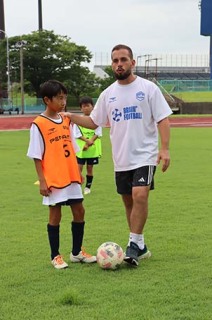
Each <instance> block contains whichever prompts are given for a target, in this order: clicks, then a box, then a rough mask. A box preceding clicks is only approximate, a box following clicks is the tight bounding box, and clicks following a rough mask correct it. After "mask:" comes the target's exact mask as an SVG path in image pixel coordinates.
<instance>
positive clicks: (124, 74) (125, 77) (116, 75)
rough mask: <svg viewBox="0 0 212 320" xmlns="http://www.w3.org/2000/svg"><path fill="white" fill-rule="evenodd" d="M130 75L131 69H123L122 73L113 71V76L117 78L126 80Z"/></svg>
mask: <svg viewBox="0 0 212 320" xmlns="http://www.w3.org/2000/svg"><path fill="white" fill-rule="evenodd" d="M130 75H131V69H129V70H127V71H125V72H124V73H116V72H114V76H115V78H116V79H117V80H126V79H127V78H128V77H129V76H130Z"/></svg>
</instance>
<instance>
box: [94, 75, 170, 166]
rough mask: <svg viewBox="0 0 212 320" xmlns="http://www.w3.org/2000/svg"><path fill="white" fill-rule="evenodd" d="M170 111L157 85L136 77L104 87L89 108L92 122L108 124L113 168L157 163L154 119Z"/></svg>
mask: <svg viewBox="0 0 212 320" xmlns="http://www.w3.org/2000/svg"><path fill="white" fill-rule="evenodd" d="M171 113H172V111H171V109H170V107H169V105H168V103H167V102H166V100H165V98H164V96H163V94H162V93H161V91H160V89H159V88H158V87H157V86H156V85H155V84H154V83H153V82H151V81H148V80H146V79H143V78H140V77H136V79H135V80H134V81H133V82H131V83H130V84H127V85H120V84H119V83H118V81H116V82H114V83H113V84H112V85H110V86H109V87H108V88H107V89H106V90H104V91H103V92H102V93H101V95H100V96H99V99H98V100H97V102H96V105H95V107H94V109H93V111H92V112H91V115H90V116H91V119H92V120H93V122H94V123H95V124H96V125H98V126H101V127H104V126H106V125H108V124H109V125H110V139H111V144H112V154H113V162H114V169H115V171H128V170H133V169H136V168H139V167H141V166H146V165H156V161H157V154H158V129H157V123H158V122H159V121H161V120H162V119H164V118H166V117H168V116H169V115H170V114H171Z"/></svg>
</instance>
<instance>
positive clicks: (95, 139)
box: [73, 97, 102, 195]
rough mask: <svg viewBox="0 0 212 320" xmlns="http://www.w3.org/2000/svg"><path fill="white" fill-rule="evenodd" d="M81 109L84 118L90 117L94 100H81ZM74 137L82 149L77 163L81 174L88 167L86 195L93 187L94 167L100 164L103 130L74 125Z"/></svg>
mask: <svg viewBox="0 0 212 320" xmlns="http://www.w3.org/2000/svg"><path fill="white" fill-rule="evenodd" d="M79 104H80V108H81V111H82V113H83V115H84V116H90V113H91V111H92V110H93V107H94V105H93V100H92V98H90V97H83V98H81V99H80V103H79ZM73 132H74V136H75V138H76V141H77V144H78V146H79V147H80V151H79V152H77V162H78V165H79V168H80V172H81V173H82V171H83V166H84V165H85V164H87V165H86V185H85V189H84V194H85V195H86V194H89V193H90V192H91V185H92V181H93V166H94V165H96V164H98V163H99V157H101V154H102V150H101V139H100V137H101V136H102V128H101V127H98V128H96V129H95V130H93V129H87V128H84V127H81V126H77V125H76V124H74V126H73Z"/></svg>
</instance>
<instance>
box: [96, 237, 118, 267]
mask: <svg viewBox="0 0 212 320" xmlns="http://www.w3.org/2000/svg"><path fill="white" fill-rule="evenodd" d="M96 259H97V263H98V265H99V266H100V268H102V269H111V270H116V269H118V268H119V266H120V264H121V263H122V262H123V260H124V252H123V250H122V248H121V247H120V246H119V245H118V244H117V243H115V242H104V243H103V244H101V246H100V247H99V248H98V249H97V254H96Z"/></svg>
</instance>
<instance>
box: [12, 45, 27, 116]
mask: <svg viewBox="0 0 212 320" xmlns="http://www.w3.org/2000/svg"><path fill="white" fill-rule="evenodd" d="M26 44H27V41H25V40H21V41H18V42H17V43H16V44H15V46H16V47H17V48H19V50H20V84H21V114H24V64H23V47H24V46H25V45H26Z"/></svg>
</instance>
